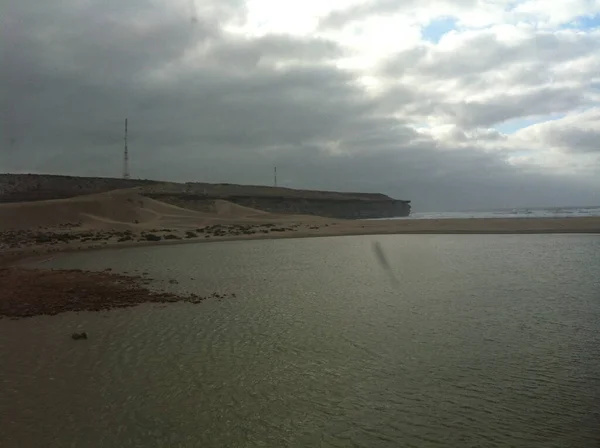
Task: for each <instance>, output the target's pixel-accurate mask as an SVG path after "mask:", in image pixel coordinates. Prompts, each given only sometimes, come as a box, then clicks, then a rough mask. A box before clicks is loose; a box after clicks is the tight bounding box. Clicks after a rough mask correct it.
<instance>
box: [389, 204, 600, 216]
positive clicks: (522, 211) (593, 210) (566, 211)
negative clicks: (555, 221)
mask: <svg viewBox="0 0 600 448" xmlns="http://www.w3.org/2000/svg"><path fill="white" fill-rule="evenodd" d="M586 216H589V217H591V216H600V207H554V208H516V209H512V210H487V211H472V212H412V213H411V214H410V216H407V217H403V218H391V219H470V218H502V219H506V218H576V217H586ZM388 219H390V218H388Z"/></svg>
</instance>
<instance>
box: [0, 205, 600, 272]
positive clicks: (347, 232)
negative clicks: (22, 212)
mask: <svg viewBox="0 0 600 448" xmlns="http://www.w3.org/2000/svg"><path fill="white" fill-rule="evenodd" d="M319 224H320V225H323V224H322V223H319ZM536 234H570V235H573V234H592V235H593V234H600V217H569V218H465V219H422V220H412V221H411V220H377V221H376V220H365V221H359V220H352V221H350V220H349V221H331V222H328V223H327V224H326V225H325V226H324V227H319V226H318V225H317V226H314V227H313V226H311V228H310V229H305V230H303V231H291V232H281V233H280V232H270V233H266V234H264V233H255V234H247V235H239V234H236V235H234V234H226V235H221V236H213V237H212V238H188V239H177V240H166V239H163V240H160V241H126V242H114V241H111V242H103V244H96V245H77V246H73V245H70V246H69V245H65V246H63V247H52V246H50V245H46V244H40V245H35V246H30V247H23V248H15V249H8V250H3V251H0V268H1V267H11V266H18V265H20V264H22V263H23V262H30V261H31V262H33V261H36V260H40V259H43V258H47V257H52V256H54V255H59V254H66V253H73V252H81V251H85V252H88V251H101V250H107V249H130V248H136V247H155V246H161V245H164V246H167V245H168V246H174V245H180V244H194V243H196V244H201V243H208V244H210V243H218V242H226V241H257V240H276V239H302V238H323V237H338V236H367V235H369V236H377V235H536Z"/></svg>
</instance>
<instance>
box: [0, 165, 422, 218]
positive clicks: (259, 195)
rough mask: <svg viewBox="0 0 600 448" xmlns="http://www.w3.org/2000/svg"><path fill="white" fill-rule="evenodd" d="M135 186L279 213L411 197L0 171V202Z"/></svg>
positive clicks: (159, 195)
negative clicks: (219, 200)
mask: <svg viewBox="0 0 600 448" xmlns="http://www.w3.org/2000/svg"><path fill="white" fill-rule="evenodd" d="M134 187H137V188H139V192H140V193H141V194H143V195H145V196H148V197H151V198H153V199H157V200H159V201H164V202H168V203H171V204H174V205H178V206H180V207H186V208H190V209H195V210H207V209H208V208H210V205H211V204H212V203H213V202H214V201H215V200H216V199H224V200H227V201H229V202H233V203H235V204H239V205H243V206H245V207H250V208H255V209H258V210H262V211H266V212H272V213H278V214H302V215H317V216H324V217H328V218H341V219H366V218H391V217H399V216H408V215H409V214H410V201H402V200H396V199H392V198H390V197H388V196H386V195H383V194H378V193H345V192H335V191H316V190H296V189H291V188H282V187H266V186H259V185H256V186H253V185H235V184H207V183H186V184H178V183H173V182H158V181H151V180H139V179H110V178H96V177H71V176H49V175H35V174H14V175H13V174H3V175H0V203H1V202H26V201H40V200H47V199H63V198H70V197H74V196H80V195H85V194H94V193H103V192H105V191H110V190H118V189H124V188H134Z"/></svg>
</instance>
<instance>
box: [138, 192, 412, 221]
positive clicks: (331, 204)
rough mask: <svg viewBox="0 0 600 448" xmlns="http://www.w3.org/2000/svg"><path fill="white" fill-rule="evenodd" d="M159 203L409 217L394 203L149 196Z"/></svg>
mask: <svg viewBox="0 0 600 448" xmlns="http://www.w3.org/2000/svg"><path fill="white" fill-rule="evenodd" d="M145 195H146V196H148V197H151V198H153V199H156V200H158V201H162V202H167V203H169V204H173V205H177V206H178V207H186V208H191V209H193V210H199V211H206V210H209V209H210V207H211V204H212V203H213V202H214V201H215V200H216V199H224V200H227V201H229V202H233V203H234V204H238V205H242V206H244V207H250V208H254V209H257V210H262V211H265V212H271V213H277V214H294V215H316V216H323V217H326V218H339V219H369V218H393V217H399V216H408V215H409V214H410V202H409V201H399V200H395V199H390V198H387V199H378V200H368V199H356V198H349V199H343V198H322V199H318V198H302V197H283V196H272V197H269V196H263V197H261V196H208V195H207V196H200V195H194V194H189V193H187V194H186V193H180V194H176V193H148V194H145Z"/></svg>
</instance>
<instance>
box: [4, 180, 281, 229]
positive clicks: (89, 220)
mask: <svg viewBox="0 0 600 448" xmlns="http://www.w3.org/2000/svg"><path fill="white" fill-rule="evenodd" d="M276 218H278V217H277V216H276V215H272V214H269V213H266V212H262V211H259V210H254V209H251V208H248V207H243V206H239V205H236V204H233V203H230V202H227V201H222V200H218V201H215V203H214V206H213V207H212V210H210V211H207V212H200V211H195V210H188V209H185V208H181V207H177V206H174V205H170V204H166V203H164V202H160V201H156V200H154V199H150V198H147V197H144V196H141V195H139V194H138V193H136V192H135V191H134V190H116V191H112V192H107V193H100V194H93V195H86V196H78V197H75V198H69V199H55V200H48V201H37V202H19V203H9V204H0V231H1V230H8V229H15V230H23V229H31V228H40V227H42V228H59V227H64V226H66V225H71V226H72V227H75V228H85V229H143V228H152V227H177V228H194V227H198V226H199V225H208V224H213V223H220V222H244V221H252V220H255V219H261V220H265V219H276ZM286 218H287V219H289V217H286Z"/></svg>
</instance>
